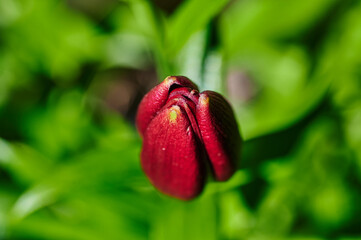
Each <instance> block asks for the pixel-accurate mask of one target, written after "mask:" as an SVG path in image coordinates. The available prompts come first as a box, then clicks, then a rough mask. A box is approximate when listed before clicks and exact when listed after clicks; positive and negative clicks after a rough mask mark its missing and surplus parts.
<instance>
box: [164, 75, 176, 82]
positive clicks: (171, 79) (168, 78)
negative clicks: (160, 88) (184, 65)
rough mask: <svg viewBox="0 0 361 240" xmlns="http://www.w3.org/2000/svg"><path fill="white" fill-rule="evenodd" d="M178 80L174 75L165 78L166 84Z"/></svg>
mask: <svg viewBox="0 0 361 240" xmlns="http://www.w3.org/2000/svg"><path fill="white" fill-rule="evenodd" d="M175 81H176V78H175V77H173V76H168V77H166V78H165V79H164V83H165V84H172V83H174V82H175Z"/></svg>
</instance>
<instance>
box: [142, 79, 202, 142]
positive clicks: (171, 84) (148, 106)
mask: <svg viewBox="0 0 361 240" xmlns="http://www.w3.org/2000/svg"><path fill="white" fill-rule="evenodd" d="M180 87H189V88H191V89H196V90H198V87H197V86H196V85H195V84H194V83H193V82H192V81H190V80H189V79H188V78H187V77H183V76H169V77H167V78H166V79H165V80H164V81H163V82H162V83H160V84H159V85H157V86H155V87H154V88H153V89H152V90H150V92H149V93H147V94H146V95H145V96H144V98H143V99H142V101H141V102H140V104H139V107H138V111H137V115H136V126H137V128H138V130H139V132H140V134H141V136H143V135H144V132H145V130H146V128H147V126H148V124H149V123H150V121H151V120H152V119H153V118H154V117H155V115H156V114H157V113H158V111H160V110H161V109H162V107H163V106H164V105H165V104H166V102H167V100H168V96H169V94H170V92H171V90H173V89H175V88H180Z"/></svg>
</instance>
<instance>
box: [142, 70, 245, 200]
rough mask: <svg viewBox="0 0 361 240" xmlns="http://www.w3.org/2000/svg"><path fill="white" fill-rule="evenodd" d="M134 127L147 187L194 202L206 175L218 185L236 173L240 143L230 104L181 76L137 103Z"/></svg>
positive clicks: (167, 80)
mask: <svg viewBox="0 0 361 240" xmlns="http://www.w3.org/2000/svg"><path fill="white" fill-rule="evenodd" d="M136 125H137V128H138V130H139V132H140V135H141V136H142V137H143V147H142V152H141V165H142V168H143V170H144V172H145V174H146V175H147V176H148V178H149V180H150V181H151V183H152V184H153V185H154V186H155V187H156V188H157V189H158V190H159V191H161V192H163V193H164V194H167V195H170V196H172V197H176V198H179V199H182V200H190V199H193V198H195V197H196V196H198V195H199V194H200V193H201V192H202V190H203V187H204V184H205V181H206V179H207V169H210V170H211V172H212V175H213V177H214V179H215V180H216V181H226V180H228V179H229V178H230V177H231V176H232V175H233V173H234V172H235V170H236V168H237V161H238V160H239V154H240V148H241V143H242V139H241V136H240V134H239V130H238V126H237V122H236V120H235V116H234V113H233V111H232V108H231V106H230V105H229V103H228V102H227V101H226V100H225V99H224V98H223V97H222V95H220V94H218V93H216V92H213V91H204V92H202V93H199V92H198V87H197V86H196V85H195V84H194V83H193V82H191V81H190V80H189V79H188V78H186V77H182V76H171V77H167V78H166V79H165V80H164V81H163V82H162V83H160V84H159V85H157V86H156V87H154V88H153V89H152V90H151V91H150V92H149V93H148V94H146V95H145V96H144V98H143V100H142V101H141V103H140V105H139V108H138V112H137V116H136Z"/></svg>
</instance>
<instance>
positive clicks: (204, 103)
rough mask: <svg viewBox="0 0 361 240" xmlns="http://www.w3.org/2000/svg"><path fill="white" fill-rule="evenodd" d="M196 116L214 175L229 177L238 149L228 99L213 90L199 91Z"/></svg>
mask: <svg viewBox="0 0 361 240" xmlns="http://www.w3.org/2000/svg"><path fill="white" fill-rule="evenodd" d="M196 118H197V121H198V126H199V130H200V132H201V135H202V139H203V143H204V146H205V148H206V151H207V154H208V158H209V160H210V162H211V167H212V169H213V173H214V177H215V179H216V180H218V181H225V180H227V179H229V178H230V177H231V176H232V174H233V173H234V171H235V170H236V167H237V166H236V165H237V162H238V161H239V157H240V156H239V155H240V151H241V142H242V139H241V136H240V133H239V129H238V126H237V122H236V119H235V116H234V113H233V111H232V108H231V106H230V105H229V103H228V102H227V101H226V100H225V99H224V98H223V97H222V95H220V94H218V93H216V92H213V91H204V92H202V93H201V94H200V97H199V102H198V104H197V111H196Z"/></svg>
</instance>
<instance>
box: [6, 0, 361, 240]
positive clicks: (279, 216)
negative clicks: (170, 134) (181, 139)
mask: <svg viewBox="0 0 361 240" xmlns="http://www.w3.org/2000/svg"><path fill="white" fill-rule="evenodd" d="M360 69H361V1H358V0H318V1H314V0H302V1H289V0H272V1H270V0H217V1H209V0H187V1H181V0H173V1H167V0H154V1H146V0H128V1H119V0H0V239H85V240H92V239H94V240H95V239H131V240H132V239H151V240H162V239H165V240H169V239H172V240H177V239H179V240H182V239H196V240H197V239H208V240H212V239H361V70H360ZM168 75H185V76H188V77H189V78H191V79H192V80H193V81H194V82H196V83H197V84H198V86H200V89H201V90H205V89H210V90H214V91H217V92H220V93H222V94H224V95H225V96H226V97H227V99H229V101H230V102H231V104H232V106H233V108H234V110H235V112H236V115H237V121H238V123H239V125H240V128H241V132H242V136H243V138H244V140H245V142H244V146H243V151H242V152H243V153H242V155H243V156H242V159H241V160H240V166H241V167H240V169H239V170H238V171H237V172H236V174H235V175H234V176H233V177H232V178H231V179H230V180H229V181H228V182H225V183H215V182H210V183H209V184H208V185H207V187H206V189H205V191H204V193H203V194H202V195H201V196H200V197H199V198H198V199H196V200H194V201H191V202H182V201H178V200H174V199H171V198H169V197H166V196H164V195H161V194H159V193H158V192H157V191H155V190H154V188H153V187H152V186H151V185H150V184H149V182H148V180H147V179H146V177H145V176H144V174H143V172H142V171H141V168H140V164H139V153H140V149H141V139H140V137H139V135H138V134H137V132H136V129H135V126H134V116H135V112H136V109H137V105H138V103H139V101H140V100H141V98H142V96H143V95H144V94H145V93H146V92H147V91H148V90H149V89H150V88H152V87H153V86H155V84H157V83H158V82H160V81H162V80H163V79H164V78H165V77H166V76H168Z"/></svg>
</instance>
